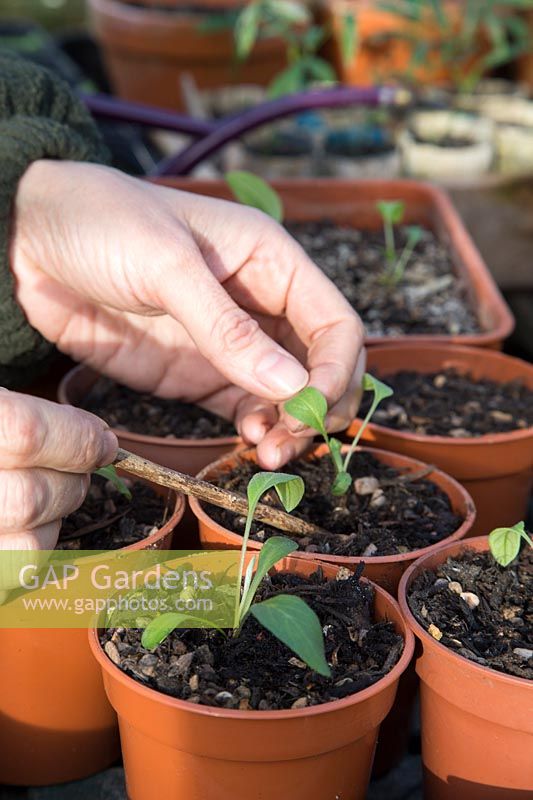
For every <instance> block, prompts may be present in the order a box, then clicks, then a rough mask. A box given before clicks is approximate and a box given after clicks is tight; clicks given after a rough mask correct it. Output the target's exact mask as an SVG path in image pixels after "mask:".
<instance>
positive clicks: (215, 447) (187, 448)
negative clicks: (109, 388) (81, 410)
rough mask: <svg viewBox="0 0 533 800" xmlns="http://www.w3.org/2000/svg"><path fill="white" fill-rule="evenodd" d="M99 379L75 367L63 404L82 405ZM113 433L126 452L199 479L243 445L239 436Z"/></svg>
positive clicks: (65, 385) (64, 389)
mask: <svg viewBox="0 0 533 800" xmlns="http://www.w3.org/2000/svg"><path fill="white" fill-rule="evenodd" d="M98 378H99V375H98V373H97V372H94V370H92V369H91V368H90V367H85V366H77V367H74V369H73V370H71V371H70V372H69V373H68V374H67V375H65V377H64V378H63V380H62V381H61V383H60V385H59V391H58V399H59V402H60V403H67V404H69V405H72V406H79V405H81V403H82V401H83V399H84V398H85V397H86V396H87V394H88V393H89V392H90V390H91V389H92V387H93V386H94V384H95V383H96V381H97V380H98ZM113 432H114V433H116V435H117V436H118V440H119V442H120V446H121V447H124V448H125V449H126V450H130V451H131V452H133V453H136V454H137V455H139V456H142V457H143V458H148V459H149V460H150V461H155V462H156V463H157V464H162V465H163V466H164V467H170V469H177V470H178V471H179V472H184V473H186V474H187V475H196V473H197V472H199V471H200V470H201V469H203V468H204V467H205V466H206V465H207V464H209V463H210V462H211V461H214V460H215V459H216V458H220V457H221V456H222V455H224V454H225V453H229V452H231V451H232V450H235V448H236V447H238V446H239V445H241V444H242V440H241V439H240V437H239V436H221V437H220V438H218V439H173V438H172V439H167V438H165V437H163V436H145V435H144V434H141V433H132V432H131V431H124V430H120V429H113Z"/></svg>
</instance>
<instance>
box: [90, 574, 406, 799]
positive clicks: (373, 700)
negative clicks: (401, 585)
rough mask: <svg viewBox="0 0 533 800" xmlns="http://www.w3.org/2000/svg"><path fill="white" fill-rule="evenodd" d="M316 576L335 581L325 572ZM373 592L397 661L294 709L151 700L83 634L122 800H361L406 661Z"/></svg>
mask: <svg viewBox="0 0 533 800" xmlns="http://www.w3.org/2000/svg"><path fill="white" fill-rule="evenodd" d="M317 566H318V564H317V562H312V561H303V560H302V559H292V558H289V559H285V560H284V561H283V562H281V564H280V565H279V568H280V569H282V570H290V571H291V572H296V573H298V574H300V575H309V574H310V573H311V572H313V571H314V570H315V569H316V568H317ZM324 569H325V572H326V576H327V577H328V578H332V577H334V575H335V572H336V570H335V569H334V568H333V567H330V566H328V565H326V566H325V568H324ZM375 590H376V601H375V613H376V618H377V619H388V620H392V621H393V622H394V624H395V626H396V630H397V631H399V632H401V633H402V635H403V636H404V637H405V647H404V651H403V654H402V656H401V658H400V660H399V662H398V663H397V664H396V665H395V666H394V667H393V669H392V670H391V672H389V673H388V675H386V676H385V677H384V678H383V679H382V680H380V681H378V682H377V683H376V684H374V685H373V686H370V687H369V688H368V689H365V690H364V691H362V692H359V693H358V694H355V695H352V696H351V697H346V698H344V699H342V700H337V701H335V702H331V703H325V704H324V705H321V706H313V707H311V708H304V709H298V710H292V709H290V710H287V711H285V710H284V711H248V712H247V711H236V710H227V709H223V708H208V707H206V706H199V705H194V704H191V703H187V702H185V701H183V700H176V699H174V698H171V697H167V696H165V695H162V694H159V693H158V692H156V691H154V690H153V689H149V688H147V687H145V686H142V685H141V684H140V683H137V682H136V681H134V680H133V679H132V678H130V677H128V676H127V675H125V674H124V673H123V672H121V671H120V670H119V669H118V667H116V666H115V665H114V664H113V663H112V662H111V661H110V660H109V659H108V658H107V656H106V655H105V654H104V652H103V650H102V648H101V647H100V643H99V641H98V633H97V631H94V630H93V631H91V632H90V644H91V648H92V651H93V654H94V656H95V658H96V660H97V661H98V663H99V664H100V667H101V668H102V672H103V676H104V684H105V688H106V692H107V695H108V697H109V700H110V702H111V704H112V705H113V707H114V708H115V710H116V712H117V714H118V718H119V725H120V736H121V743H122V754H123V758H124V767H125V771H126V786H127V792H128V797H129V798H130V800H154V798H156V797H161V798H163V797H164V798H177V797H186V798H187V800H264V798H269V800H270V798H272V800H273V799H274V798H275V800H310V798H317V799H318V798H320V800H325V798H332V800H333V798H335V797H338V798H341V797H342V800H363V798H364V797H365V796H366V789H367V784H368V780H369V776H370V769H371V765H372V758H373V754H374V748H375V743H376V735H377V731H378V727H379V724H380V722H381V720H382V719H383V718H384V716H385V715H386V714H387V712H388V710H389V708H390V707H391V705H392V703H393V700H394V695H395V693H396V686H397V683H398V679H399V677H400V675H401V674H402V672H403V671H404V670H405V668H406V666H407V664H408V663H409V661H410V659H411V656H412V653H413V639H412V634H410V631H408V630H407V628H406V626H405V623H404V621H403V619H402V616H401V614H400V610H399V608H398V606H397V604H396V602H395V601H394V600H393V599H392V597H390V596H389V595H388V594H387V593H386V592H385V591H384V590H383V589H381V588H380V587H377V586H376V587H375Z"/></svg>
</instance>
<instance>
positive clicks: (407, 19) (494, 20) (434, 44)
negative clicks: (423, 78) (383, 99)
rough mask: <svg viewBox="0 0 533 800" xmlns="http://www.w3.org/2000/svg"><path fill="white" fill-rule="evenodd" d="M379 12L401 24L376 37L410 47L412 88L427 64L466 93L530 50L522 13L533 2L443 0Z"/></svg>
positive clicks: (391, 5)
mask: <svg viewBox="0 0 533 800" xmlns="http://www.w3.org/2000/svg"><path fill="white" fill-rule="evenodd" d="M378 6H379V8H381V9H382V10H384V11H387V12H389V13H390V14H394V15H396V16H397V17H398V18H399V21H400V24H399V25H398V26H397V27H395V26H393V27H392V29H391V30H390V31H389V32H388V33H383V34H380V45H381V46H384V45H385V44H386V43H387V39H392V40H394V41H395V42H397V41H398V40H399V41H404V42H406V43H407V45H408V46H409V47H411V59H410V64H409V66H408V69H407V75H405V76H403V77H406V78H408V79H410V80H411V81H414V82H416V80H417V73H418V70H419V69H420V68H421V67H423V66H425V65H427V64H431V65H433V68H434V72H435V73H442V72H443V71H446V72H449V74H450V78H451V81H452V83H453V85H454V87H455V89H456V90H457V91H458V92H470V91H472V90H473V89H475V87H476V85H477V84H478V83H479V81H480V80H481V79H482V78H483V77H484V75H486V74H489V73H490V72H491V71H494V70H495V69H497V68H501V67H502V66H504V65H505V64H508V63H510V62H512V61H515V60H516V59H517V58H518V57H519V56H520V55H522V54H523V53H526V52H528V51H529V50H530V49H531V36H530V32H529V28H528V21H527V19H526V17H525V14H524V13H523V12H524V10H525V9H531V0H463V3H461V5H460V6H459V4H457V6H455V4H453V3H449V2H447V0H431V2H428V0H380V2H379V4H378ZM428 31H434V32H435V34H436V35H429V34H428ZM398 77H402V76H398Z"/></svg>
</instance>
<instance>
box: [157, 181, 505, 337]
mask: <svg viewBox="0 0 533 800" xmlns="http://www.w3.org/2000/svg"><path fill="white" fill-rule="evenodd" d="M157 182H158V183H160V184H162V185H164V186H170V187H173V188H176V189H181V190H182V191H189V192H195V193H196V194H201V195H207V196H209V197H219V198H223V199H225V200H232V199H234V198H233V195H232V193H231V191H230V189H229V188H228V186H227V184H226V183H225V181H208V180H191V179H187V178H164V179H158V181H157ZM272 186H273V188H274V189H275V190H276V191H277V192H278V193H279V194H280V196H281V199H282V201H283V205H284V209H285V218H286V220H287V222H309V221H311V222H317V221H322V220H329V221H332V222H335V223H337V224H339V225H347V226H354V227H356V228H362V229H370V230H376V229H379V228H381V227H382V225H383V223H382V220H381V218H380V216H379V213H378V211H377V210H376V203H377V202H378V201H379V200H383V199H387V200H401V201H403V202H404V203H405V223H406V224H407V225H426V226H427V227H429V228H430V229H431V230H433V231H434V233H435V234H436V235H437V236H438V237H439V239H441V240H442V241H444V242H446V243H447V245H448V246H449V247H450V249H451V256H452V259H453V263H454V265H455V268H456V271H457V275H458V276H459V277H460V278H461V279H462V280H463V281H464V283H465V286H466V290H467V293H468V296H469V297H470V299H471V301H472V304H473V306H474V308H475V309H476V310H477V314H478V318H479V321H480V327H481V331H480V332H479V333H473V334H459V335H452V334H438V335H430V334H426V335H422V334H420V335H414V336H409V335H403V336H397V337H388V338H387V337H377V336H370V337H367V340H366V342H367V344H369V345H376V344H389V343H395V342H411V343H416V342H437V343H442V342H456V343H458V344H469V345H475V346H477V347H494V348H501V346H502V343H503V341H504V339H506V338H507V337H508V336H509V334H510V333H511V332H512V330H513V327H514V320H513V317H512V315H511V313H510V311H509V309H508V307H507V305H506V304H505V302H504V300H503V298H502V296H501V294H500V292H499V290H498V287H497V286H496V284H495V282H494V279H493V278H492V276H491V274H490V272H489V270H488V269H487V267H486V265H485V263H484V261H483V260H482V258H481V256H480V254H479V252H478V250H477V249H476V247H475V245H474V243H473V242H472V239H471V238H470V236H469V234H468V232H467V231H466V228H465V227H464V225H463V223H462V221H461V219H460V217H459V215H458V213H457V211H456V210H455V208H454V206H453V205H452V203H451V202H450V200H449V198H448V196H447V195H446V194H445V193H444V192H443V191H442V190H440V189H438V188H437V187H434V186H430V185H429V184H425V183H420V182H417V181H406V180H399V181H394V180H392V181H389V180H368V181H351V180H337V179H332V178H329V179H328V178H318V179H317V178H315V179H312V180H298V179H293V180H286V181H285V180H279V181H274V182H273V183H272Z"/></svg>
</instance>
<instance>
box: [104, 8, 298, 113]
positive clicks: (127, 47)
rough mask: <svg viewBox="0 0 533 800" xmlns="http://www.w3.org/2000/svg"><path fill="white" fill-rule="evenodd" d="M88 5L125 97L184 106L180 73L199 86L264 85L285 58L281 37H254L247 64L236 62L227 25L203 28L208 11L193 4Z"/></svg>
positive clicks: (178, 107)
mask: <svg viewBox="0 0 533 800" xmlns="http://www.w3.org/2000/svg"><path fill="white" fill-rule="evenodd" d="M169 5H170V4H169ZM209 5H210V8H211V12H212V11H213V9H214V10H215V11H217V12H220V11H223V10H224V9H228V8H229V9H231V8H235V6H238V5H244V3H238V2H235V0H230V1H229V2H228V3H225V2H222V0H216V2H213V3H210V4H209ZM89 7H90V10H91V14H92V20H93V26H94V30H95V33H96V37H97V39H98V42H99V43H100V45H101V47H102V50H103V55H104V59H105V62H106V65H107V67H108V69H109V73H110V76H111V80H112V82H113V86H114V88H115V90H116V92H117V93H118V94H119V95H120V96H121V97H123V98H125V99H126V100H135V101H138V102H142V103H149V104H151V105H155V106H161V107H164V108H169V109H171V110H183V102H182V96H181V87H180V75H181V74H182V73H186V72H187V73H190V74H191V75H192V76H193V78H194V80H195V83H196V85H197V86H198V88H199V89H216V88H218V87H221V86H229V85H235V84H242V83H247V84H260V85H262V86H266V85H268V84H269V83H270V81H271V80H272V78H273V77H274V76H275V75H276V74H277V73H279V72H280V71H281V70H282V69H283V68H284V67H285V66H286V63H287V61H286V50H287V46H286V44H285V42H284V41H283V39H282V38H281V37H278V36H273V37H270V38H268V39H261V40H259V41H258V42H257V44H256V45H255V47H254V49H253V52H252V53H251V55H250V57H249V58H248V59H247V61H246V63H245V64H240V65H239V64H237V63H236V61H235V57H234V40H233V32H232V30H231V28H228V29H227V30H221V31H216V32H207V31H202V30H201V25H202V22H205V21H206V20H207V19H208V18H209V13H210V12H209V10H208V9H205V12H204V13H202V6H200V8H198V7H197V6H196V4H195V3H185V2H183V3H176V4H175V8H174V10H173V9H171V8H168V9H163V10H161V9H159V10H158V9H155V8H143V7H141V6H140V5H139V6H137V5H128V4H125V3H122V2H118V0H89Z"/></svg>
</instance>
